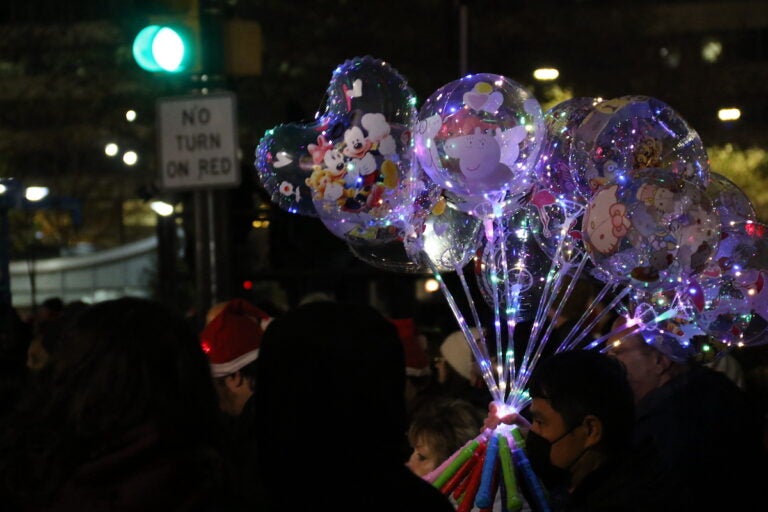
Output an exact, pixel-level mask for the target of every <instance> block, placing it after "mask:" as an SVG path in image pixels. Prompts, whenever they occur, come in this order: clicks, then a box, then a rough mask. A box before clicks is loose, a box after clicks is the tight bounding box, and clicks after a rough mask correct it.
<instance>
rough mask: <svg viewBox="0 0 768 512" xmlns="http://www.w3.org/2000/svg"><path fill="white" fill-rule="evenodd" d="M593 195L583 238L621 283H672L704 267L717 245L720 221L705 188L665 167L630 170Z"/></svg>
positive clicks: (596, 258) (644, 286) (664, 285)
mask: <svg viewBox="0 0 768 512" xmlns="http://www.w3.org/2000/svg"><path fill="white" fill-rule="evenodd" d="M628 178H629V179H628V180H625V181H619V182H611V183H608V184H606V185H603V186H602V187H600V188H599V189H598V190H597V191H596V192H595V193H594V195H593V196H592V199H591V200H590V202H589V204H588V205H587V209H586V211H585V212H584V218H583V219H582V237H583V241H584V245H585V247H586V249H587V252H588V254H589V256H590V258H592V261H593V263H594V264H595V266H596V267H598V268H599V269H600V270H601V271H602V272H604V273H605V274H606V275H609V276H612V277H613V279H614V280H615V281H616V282H626V283H627V284H629V285H630V286H632V287H634V288H637V289H643V290H649V291H651V290H655V289H657V288H673V287H675V286H677V284H679V283H680V282H682V281H681V279H683V278H686V277H687V276H690V275H693V274H695V273H697V272H700V271H702V270H703V269H704V268H705V266H706V264H707V262H708V260H709V259H710V258H711V257H712V255H713V254H714V251H715V250H716V249H717V244H718V241H719V236H720V221H719V218H718V216H717V213H716V212H715V211H714V209H713V208H712V206H711V204H710V202H709V199H708V198H707V197H706V195H705V194H704V191H703V188H702V187H699V186H697V185H694V184H693V183H691V182H689V181H687V180H684V179H683V178H682V177H680V176H678V175H677V174H675V173H673V172H672V171H669V170H666V169H644V170H639V171H635V172H632V173H630V175H629V176H628Z"/></svg>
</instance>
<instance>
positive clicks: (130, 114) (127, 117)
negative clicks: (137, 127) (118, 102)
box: [125, 110, 136, 123]
mask: <svg viewBox="0 0 768 512" xmlns="http://www.w3.org/2000/svg"><path fill="white" fill-rule="evenodd" d="M125 120H126V121H128V122H129V123H132V122H134V121H135V120H136V111H135V110H129V111H127V112H126V113H125Z"/></svg>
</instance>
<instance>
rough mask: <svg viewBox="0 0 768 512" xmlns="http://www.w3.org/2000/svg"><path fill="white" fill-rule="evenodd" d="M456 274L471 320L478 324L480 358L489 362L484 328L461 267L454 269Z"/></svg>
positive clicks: (489, 357)
mask: <svg viewBox="0 0 768 512" xmlns="http://www.w3.org/2000/svg"><path fill="white" fill-rule="evenodd" d="M455 272H456V275H457V276H458V277H459V282H460V283H461V287H462V289H463V290H464V294H465V296H466V297H467V299H469V305H470V312H471V314H472V320H473V321H474V323H475V325H476V326H478V329H477V333H478V334H477V340H476V341H479V343H477V347H478V349H479V350H480V354H481V355H482V360H484V361H488V362H490V360H491V356H490V354H489V353H488V346H487V345H486V336H485V332H484V330H483V329H482V328H481V327H482V325H481V322H480V316H479V315H478V313H477V308H475V307H474V304H473V302H472V292H471V291H470V289H469V284H468V283H467V279H466V277H464V272H462V269H461V268H456V269H455ZM475 359H476V360H477V361H480V360H479V359H477V358H475Z"/></svg>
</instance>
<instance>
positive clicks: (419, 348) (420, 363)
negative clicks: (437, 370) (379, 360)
mask: <svg viewBox="0 0 768 512" xmlns="http://www.w3.org/2000/svg"><path fill="white" fill-rule="evenodd" d="M389 321H390V322H391V323H393V324H395V327H397V335H398V336H399V337H400V341H401V342H402V343H403V350H404V351H405V374H406V375H407V376H408V377H424V376H426V375H430V374H431V373H432V369H431V368H430V367H429V357H427V351H426V347H425V346H424V341H426V340H424V337H423V336H422V335H421V334H420V333H419V331H418V330H417V329H416V323H415V322H414V321H413V318H398V319H392V318H390V319H389Z"/></svg>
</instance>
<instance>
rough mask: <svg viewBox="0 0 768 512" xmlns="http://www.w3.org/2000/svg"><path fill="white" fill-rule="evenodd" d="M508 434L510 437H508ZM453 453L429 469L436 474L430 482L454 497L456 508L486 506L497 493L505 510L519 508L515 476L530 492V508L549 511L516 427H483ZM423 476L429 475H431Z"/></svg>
mask: <svg viewBox="0 0 768 512" xmlns="http://www.w3.org/2000/svg"><path fill="white" fill-rule="evenodd" d="M501 430H504V432H502V431H501ZM510 435H511V436H512V438H513V439H510V438H509V437H508V436H510ZM457 454H458V455H457V456H456V457H454V458H453V459H452V460H451V462H450V463H449V464H443V465H441V467H439V468H437V469H436V470H435V471H434V472H433V473H435V474H438V475H437V476H436V477H434V480H433V485H434V486H435V487H437V488H438V489H440V491H441V492H442V493H443V494H445V495H447V496H452V497H453V499H455V500H457V501H458V502H459V506H458V509H459V510H462V511H469V510H471V509H472V507H473V506H474V507H476V508H478V509H487V508H490V507H492V506H493V502H494V500H495V497H496V495H497V493H499V492H501V494H502V498H503V500H504V503H503V506H504V508H505V509H506V510H508V511H510V512H516V511H518V510H521V509H522V506H523V499H522V498H521V495H520V492H519V489H518V480H517V478H518V475H520V477H521V478H522V481H523V483H524V484H525V486H526V488H527V489H529V491H530V495H531V496H532V500H533V503H531V505H532V506H533V507H534V509H535V510H541V511H548V510H549V504H548V501H547V493H546V490H545V489H544V487H543V486H542V484H541V482H540V481H539V479H538V477H537V476H536V474H535V473H534V472H533V469H532V468H531V466H530V462H528V458H527V456H526V455H525V452H524V440H523V438H522V435H521V434H520V430H519V428H518V427H516V426H513V427H511V428H509V427H505V428H504V429H499V430H496V431H492V430H488V429H487V430H485V432H484V433H483V434H481V435H480V436H478V438H476V439H474V440H472V441H471V442H468V443H467V444H466V445H465V446H464V447H463V448H462V449H461V450H459V451H458V452H457ZM426 478H427V479H430V478H433V475H432V474H430V475H427V477H426Z"/></svg>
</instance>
